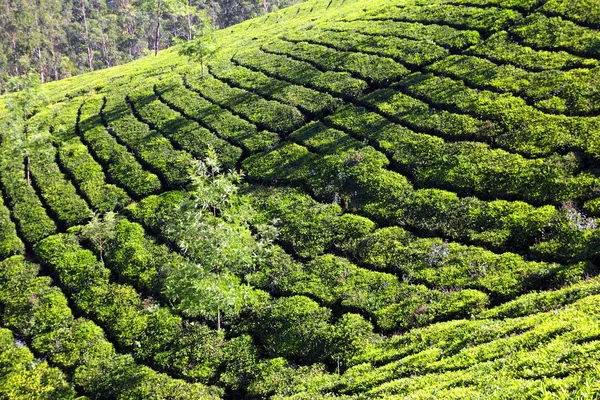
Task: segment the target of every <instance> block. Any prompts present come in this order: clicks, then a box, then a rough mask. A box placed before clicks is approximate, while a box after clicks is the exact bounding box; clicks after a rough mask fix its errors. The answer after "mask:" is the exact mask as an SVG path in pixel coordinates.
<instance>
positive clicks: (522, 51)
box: [466, 31, 598, 71]
mask: <svg viewBox="0 0 600 400" xmlns="http://www.w3.org/2000/svg"><path fill="white" fill-rule="evenodd" d="M466 52H467V53H468V54H472V55H477V56H479V57H485V58H487V59H490V60H492V61H496V62H498V63H510V64H514V65H515V66H516V67H519V68H523V69H526V70H529V71H544V70H555V69H561V70H562V69H569V68H578V67H580V68H581V67H594V66H598V60H594V59H591V58H582V57H578V56H574V55H572V54H569V53H567V52H565V51H546V50H536V49H533V48H531V47H528V46H525V45H523V44H519V43H517V42H515V41H514V40H513V38H512V36H511V35H510V34H509V33H508V32H505V31H502V32H498V33H495V34H493V35H492V36H490V37H489V38H487V39H486V40H484V41H483V42H481V43H479V44H477V45H475V46H472V47H470V48H469V49H468V50H467V51H466Z"/></svg>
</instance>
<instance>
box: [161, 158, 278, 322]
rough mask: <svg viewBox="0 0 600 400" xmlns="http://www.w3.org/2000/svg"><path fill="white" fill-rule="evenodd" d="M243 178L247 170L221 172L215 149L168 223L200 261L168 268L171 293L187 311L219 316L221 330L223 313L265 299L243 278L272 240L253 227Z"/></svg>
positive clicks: (197, 166)
mask: <svg viewBox="0 0 600 400" xmlns="http://www.w3.org/2000/svg"><path fill="white" fill-rule="evenodd" d="M241 179H242V175H241V173H238V172H235V171H229V172H226V173H223V172H221V168H220V165H219V162H218V159H217V155H216V153H215V151H214V150H213V149H209V150H208V155H207V157H206V158H205V159H204V160H203V161H197V162H195V163H194V170H193V173H192V177H191V183H190V185H189V188H188V189H189V195H188V196H187V198H185V199H184V200H183V201H182V202H181V203H180V205H179V207H178V209H177V211H176V212H172V213H169V216H170V217H169V218H168V220H167V221H166V223H165V226H164V232H165V236H166V237H168V238H169V239H170V240H171V241H173V242H175V243H177V245H178V246H179V248H180V249H181V250H182V251H183V252H184V253H185V254H187V255H188V257H189V258H190V259H192V260H193V261H194V262H193V263H184V264H182V265H177V266H175V267H174V268H173V269H172V270H170V271H168V272H167V274H168V276H167V279H166V285H165V286H166V291H165V293H166V295H167V296H168V297H170V298H172V299H174V300H176V301H177V302H178V306H177V307H178V308H179V309H181V310H182V311H183V312H184V313H185V314H187V315H191V316H200V317H203V318H207V319H209V320H212V321H215V322H216V325H217V328H218V329H221V323H222V319H223V315H225V316H226V317H227V318H234V317H237V316H238V315H239V314H240V313H241V312H242V310H243V309H245V308H246V307H247V306H248V305H249V304H251V303H254V302H261V301H262V300H261V296H262V295H261V294H260V293H262V292H257V291H255V290H254V289H252V288H251V287H250V285H249V283H248V282H247V284H246V285H244V284H243V283H242V280H241V279H240V278H238V276H239V275H245V274H246V273H247V272H248V271H250V270H251V269H252V268H253V266H254V265H255V264H256V262H257V260H258V259H259V258H260V257H261V254H260V253H261V252H262V251H263V250H264V248H265V247H266V244H265V243H267V241H268V240H271V239H270V238H268V239H266V238H265V239H264V240H263V239H262V238H257V237H255V236H254V235H253V234H252V231H251V230H250V229H249V226H248V225H249V220H250V219H251V215H252V210H251V209H250V207H249V206H248V205H247V204H246V203H245V202H244V201H243V199H242V197H241V196H240V195H239V194H238V185H239V183H240V181H241ZM269 243H270V242H269ZM267 244H268V243H267Z"/></svg>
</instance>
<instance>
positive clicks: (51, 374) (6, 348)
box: [0, 328, 75, 399]
mask: <svg viewBox="0 0 600 400" xmlns="http://www.w3.org/2000/svg"><path fill="white" fill-rule="evenodd" d="M0 360H2V363H1V364H0V375H1V376H2V383H0V394H2V395H3V396H6V397H10V398H12V399H27V398H33V397H35V396H43V397H44V398H46V399H74V398H75V391H74V390H73V388H72V387H71V385H70V384H69V382H68V380H67V377H66V376H65V374H64V373H63V372H62V371H61V370H59V369H58V368H55V367H51V366H49V365H48V363H47V362H46V361H38V360H35V359H34V357H33V354H31V351H30V350H29V349H28V348H27V347H26V345H25V344H24V343H23V342H22V341H20V340H17V341H15V338H14V337H13V334H12V332H11V331H10V330H8V329H4V328H2V329H0Z"/></svg>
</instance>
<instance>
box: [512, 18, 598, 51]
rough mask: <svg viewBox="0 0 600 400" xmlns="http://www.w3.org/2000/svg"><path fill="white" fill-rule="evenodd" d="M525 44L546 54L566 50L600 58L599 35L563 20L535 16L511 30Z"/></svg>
mask: <svg viewBox="0 0 600 400" xmlns="http://www.w3.org/2000/svg"><path fill="white" fill-rule="evenodd" d="M511 32H512V33H514V34H515V35H516V36H517V37H518V38H519V39H520V40H521V41H522V42H523V43H524V44H526V45H528V46H531V47H533V48H537V49H543V50H565V51H567V52H570V53H573V54H575V55H579V56H585V57H594V58H597V57H598V56H600V50H599V46H600V33H599V32H598V31H596V30H594V29H590V28H585V27H582V26H579V25H577V24H575V23H573V22H571V21H566V20H563V19H562V18H561V17H548V16H546V15H544V14H542V13H534V14H531V15H529V16H528V17H527V18H525V19H524V20H523V21H521V23H519V24H518V25H517V26H515V27H513V28H511Z"/></svg>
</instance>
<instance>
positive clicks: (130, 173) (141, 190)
mask: <svg viewBox="0 0 600 400" xmlns="http://www.w3.org/2000/svg"><path fill="white" fill-rule="evenodd" d="M102 105H103V100H102V98H101V97H93V98H90V99H88V100H87V101H86V102H85V103H84V104H83V105H82V107H81V116H80V121H79V126H78V129H79V133H80V135H81V139H82V142H83V143H84V144H85V145H86V146H87V147H88V150H89V151H90V154H91V155H93V156H94V157H95V159H97V160H98V162H99V163H100V164H101V165H102V166H103V167H104V168H105V170H106V175H107V177H108V178H110V179H111V180H112V181H113V182H115V183H116V184H117V185H118V186H119V187H122V188H124V189H126V190H127V192H128V193H130V194H131V196H132V197H134V198H141V197H144V196H147V195H149V194H151V193H154V192H157V191H160V190H161V182H160V180H159V178H158V177H157V176H156V175H155V174H153V173H151V172H148V171H146V170H144V168H143V167H142V166H141V165H140V163H139V162H138V161H137V160H136V158H135V156H134V155H133V154H132V153H130V152H129V151H128V150H127V148H126V147H125V146H123V145H122V144H120V143H118V142H117V140H116V139H115V138H114V137H113V136H112V135H111V134H110V133H109V132H108V131H107V130H106V128H105V127H104V126H103V124H102V120H101V118H100V114H99V113H100V109H101V107H102Z"/></svg>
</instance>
